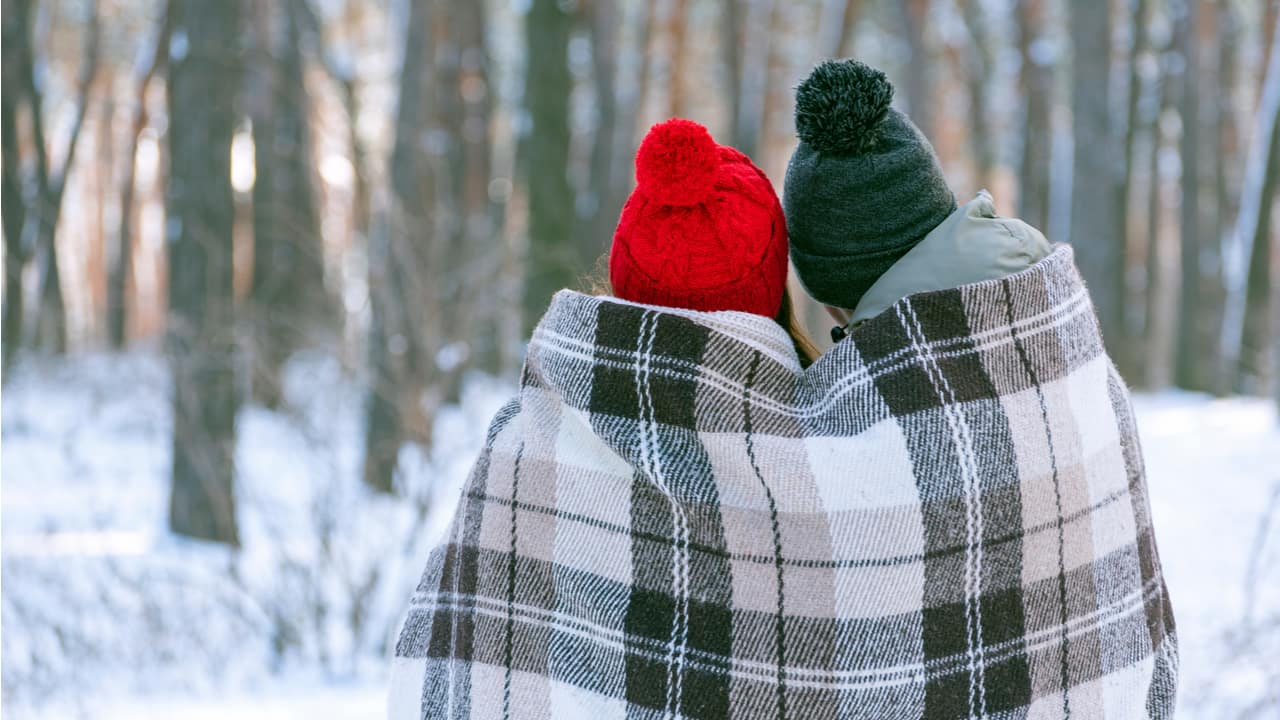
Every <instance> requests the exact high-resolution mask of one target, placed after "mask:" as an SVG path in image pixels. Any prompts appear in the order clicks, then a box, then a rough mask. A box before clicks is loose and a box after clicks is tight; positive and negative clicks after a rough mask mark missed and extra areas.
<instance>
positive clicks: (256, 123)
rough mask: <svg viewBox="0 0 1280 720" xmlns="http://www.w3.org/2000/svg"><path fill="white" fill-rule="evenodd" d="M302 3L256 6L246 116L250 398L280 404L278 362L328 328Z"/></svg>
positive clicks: (330, 316)
mask: <svg viewBox="0 0 1280 720" xmlns="http://www.w3.org/2000/svg"><path fill="white" fill-rule="evenodd" d="M302 2H303V0H288V1H287V2H283V3H278V2H275V1H274V0H270V1H266V2H264V1H263V0H257V2H256V3H255V8H254V9H255V19H256V22H255V23H254V25H255V28H254V35H255V36H256V38H257V43H256V48H255V49H256V50H257V53H256V55H257V57H256V59H255V62H254V63H253V64H252V66H251V68H252V69H251V71H250V72H251V75H250V86H251V87H252V89H253V92H252V93H251V94H250V97H249V98H248V100H249V102H250V103H251V105H250V115H251V117H252V118H253V134H254V167H255V169H256V173H257V177H256V179H255V182H254V185H253V281H252V284H251V287H250V291H249V298H250V303H249V305H250V308H251V310H250V313H249V321H250V326H251V328H252V333H253V343H252V350H253V357H252V361H251V366H252V368H253V378H252V388H253V396H254V399H255V400H257V401H258V402H261V403H262V404H263V405H265V406H267V407H277V406H278V405H279V404H280V402H281V400H282V373H283V369H284V363H285V361H287V360H288V359H289V356H290V355H292V354H293V353H294V352H296V351H297V350H299V349H302V348H304V347H307V346H308V345H314V344H315V343H316V342H317V340H318V338H319V336H320V335H321V333H323V332H324V331H325V330H327V329H328V328H330V327H331V326H332V325H333V323H332V319H333V310H334V308H333V307H332V306H331V302H330V300H329V297H328V294H327V292H326V291H325V287H324V250H323V242H322V240H321V236H320V217H319V210H318V208H317V203H316V189H315V182H314V179H313V177H312V167H313V162H312V149H311V127H310V109H311V104H310V98H309V96H308V94H307V87H306V63H305V60H304V58H303V51H302V23H303V18H302V13H303V12H304V8H302V7H301V3H302Z"/></svg>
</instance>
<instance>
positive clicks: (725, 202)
mask: <svg viewBox="0 0 1280 720" xmlns="http://www.w3.org/2000/svg"><path fill="white" fill-rule="evenodd" d="M609 280H610V282H611V283H612V284H613V291H614V293H615V294H616V295H617V296H618V297H620V298H622V299H623V300H631V301H633V302H639V303H645V304H649V305H665V306H667V307H678V308H687V309H690V310H706V311H711V310H741V311H744V312H751V313H756V314H757V315H764V316H766V317H774V316H775V315H777V314H778V308H779V307H781V305H782V291H783V288H784V287H785V286H786V282H787V225H786V222H785V221H784V220H783V216H782V206H781V205H780V204H779V203H778V195H777V193H775V192H774V190H773V185H772V183H770V182H769V178H767V177H766V176H765V174H764V173H763V172H762V171H761V170H760V168H758V167H756V166H755V165H753V164H752V162H751V161H750V160H749V159H747V156H746V155H743V154H742V153H740V152H738V151H737V150H734V149H733V148H730V147H725V146H723V145H717V144H716V141H715V140H713V139H711V134H710V133H708V132H707V129H706V128H705V127H703V126H701V125H699V124H698V123H695V122H692V121H690V120H684V119H681V118H672V119H671V120H667V121H666V122H662V123H658V124H657V125H654V126H653V127H652V128H650V130H649V134H647V135H645V138H644V140H643V141H642V142H641V143H640V149H639V150H638V151H637V152H636V189H635V191H634V192H632V193H631V197H630V198H628V199H627V204H626V206H625V207H623V208H622V217H621V219H619V220H618V229H617V231H616V232H614V234H613V249H612V251H611V252H610V255H609Z"/></svg>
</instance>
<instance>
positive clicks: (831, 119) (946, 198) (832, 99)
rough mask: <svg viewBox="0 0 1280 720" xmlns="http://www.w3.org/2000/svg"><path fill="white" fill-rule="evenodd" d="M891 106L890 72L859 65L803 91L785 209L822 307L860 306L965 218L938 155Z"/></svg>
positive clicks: (804, 276) (803, 275)
mask: <svg viewBox="0 0 1280 720" xmlns="http://www.w3.org/2000/svg"><path fill="white" fill-rule="evenodd" d="M892 100H893V85H892V84H890V82H889V80H888V78H886V77H885V75H884V73H883V72H880V71H879V70H876V69H875V68H873V67H870V66H869V65H865V64H863V63H860V62H858V61H857V60H828V61H826V62H824V63H822V64H821V65H819V66H817V67H816V68H814V69H813V72H812V73H810V74H809V77H808V78H807V79H806V80H805V81H804V82H802V83H800V86H799V87H798V88H796V134H797V135H799V136H800V144H799V146H797V147H796V151H795V153H794V154H792V156H791V162H790V163H789V164H788V165H787V178H786V184H785V186H784V187H783V193H782V207H783V210H784V212H785V213H786V217H787V234H788V235H789V236H790V240H791V262H793V263H794V264H795V267H796V273H797V274H798V275H799V276H800V281H801V282H802V283H803V284H804V286H805V289H806V290H808V291H809V294H810V295H812V296H813V298H814V299H815V300H817V301H818V302H821V303H825V304H827V305H834V306H836V307H843V308H850V309H852V308H854V307H857V305H858V300H859V298H861V297H862V295H863V293H865V292H866V291H867V289H868V288H870V287H871V285H872V284H874V283H875V281H876V280H877V279H878V278H879V277H880V276H881V275H882V274H884V272H885V271H886V270H888V269H889V266H891V265H893V264H894V263H895V262H897V261H898V260H899V259H900V258H901V257H902V256H903V255H905V254H906V253H907V251H908V250H910V249H911V248H913V247H915V245H916V243H918V242H920V241H921V240H922V239H924V236H925V235H927V234H929V231H930V230H933V229H934V228H935V227H937V226H938V224H939V223H941V222H942V221H943V220H944V219H945V218H946V217H947V216H948V215H950V214H951V213H952V211H954V210H955V209H956V198H955V195H954V194H952V192H951V189H950V188H949V187H947V183H946V180H944V179H943V177H942V168H941V167H940V166H939V164H938V156H937V155H935V154H934V152H933V146H931V145H930V144H929V141H928V140H926V139H925V137H924V135H923V134H922V133H921V132H920V130H919V129H918V128H917V127H916V126H915V125H914V124H913V123H912V122H911V120H910V119H909V118H908V117H907V116H906V115H903V114H902V113H901V112H899V111H898V110H896V109H894V108H891V107H889V103H890V102H891V101H892Z"/></svg>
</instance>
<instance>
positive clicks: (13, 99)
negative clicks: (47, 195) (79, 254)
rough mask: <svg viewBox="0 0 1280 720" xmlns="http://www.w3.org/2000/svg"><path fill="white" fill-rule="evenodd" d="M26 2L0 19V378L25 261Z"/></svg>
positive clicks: (18, 315) (16, 2)
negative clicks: (0, 269)
mask: <svg viewBox="0 0 1280 720" xmlns="http://www.w3.org/2000/svg"><path fill="white" fill-rule="evenodd" d="M27 5H28V4H27V0H5V1H4V6H3V7H4V9H3V13H2V14H0V22H2V23H3V30H2V32H3V42H2V43H0V50H2V51H3V54H4V60H3V66H2V67H3V80H2V81H0V153H2V158H0V159H3V163H4V168H3V178H2V184H0V202H3V204H4V212H3V215H4V313H3V314H4V317H3V319H0V328H2V330H0V333H2V335H3V337H0V347H2V348H3V349H2V350H0V353H3V365H2V369H0V376H2V377H3V378H4V379H5V380H6V381H7V380H8V379H9V367H10V362H11V361H12V359H13V356H14V353H15V352H16V350H17V348H18V344H19V343H21V342H22V321H23V315H24V313H23V299H24V298H23V291H22V271H23V269H24V268H25V267H26V264H27V253H26V252H25V249H24V247H23V232H24V228H25V226H26V215H27V212H26V209H27V208H26V205H27V198H26V194H25V193H24V192H23V188H22V185H23V179H22V164H21V156H20V153H21V148H20V147H19V142H18V117H17V116H18V109H19V105H20V104H21V103H22V102H23V101H24V100H27V99H28V98H27V97H26V95H25V93H24V89H25V83H24V82H23V78H24V77H25V76H26V75H27V73H28V72H29V70H28V67H27V62H28V59H29V55H28V53H27V38H28V32H29V29H28V22H29V17H28V16H27V10H28V6H27Z"/></svg>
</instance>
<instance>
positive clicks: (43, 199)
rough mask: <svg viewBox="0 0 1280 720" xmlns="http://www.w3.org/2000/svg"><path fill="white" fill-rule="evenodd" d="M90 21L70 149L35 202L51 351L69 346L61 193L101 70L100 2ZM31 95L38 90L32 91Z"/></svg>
mask: <svg viewBox="0 0 1280 720" xmlns="http://www.w3.org/2000/svg"><path fill="white" fill-rule="evenodd" d="M89 7H90V13H89V23H88V25H89V27H88V29H87V35H86V37H85V49H84V52H83V53H82V55H81V60H80V76H79V78H78V87H77V88H76V90H77V96H76V113H75V119H74V120H73V121H72V125H71V131H70V135H69V136H68V138H67V150H66V153H65V154H64V156H63V160H62V165H61V167H60V168H58V169H57V170H56V171H55V170H50V171H48V172H46V173H45V174H44V177H45V182H44V183H43V184H42V191H41V193H40V199H39V202H38V204H37V209H36V216H37V225H36V227H37V231H36V243H35V246H34V247H35V252H36V267H37V270H38V271H39V272H38V274H37V302H38V303H39V305H37V307H36V328H35V345H36V347H38V348H41V349H44V350H46V351H48V352H52V353H55V354H61V353H64V352H66V350H67V309H66V303H65V301H64V300H63V296H62V274H61V272H60V271H59V270H58V249H57V245H56V240H57V235H58V220H59V218H60V217H61V215H62V198H63V196H64V195H65V194H66V190H67V175H68V174H69V173H70V172H71V168H72V167H73V166H74V165H75V159H76V149H77V148H78V147H79V146H80V134H81V131H82V130H83V129H84V119H85V116H86V115H87V114H88V112H89V91H90V90H91V89H92V87H93V80H94V76H95V75H97V72H98V55H99V50H100V48H101V44H100V39H101V22H100V19H99V16H98V6H97V4H96V3H95V4H90V6H89ZM31 97H32V98H33V99H36V98H39V93H38V92H35V91H32V92H31ZM40 107H41V104H40V102H38V101H34V100H33V102H32V109H31V112H32V114H33V115H37V114H40V113H41V109H40Z"/></svg>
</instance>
